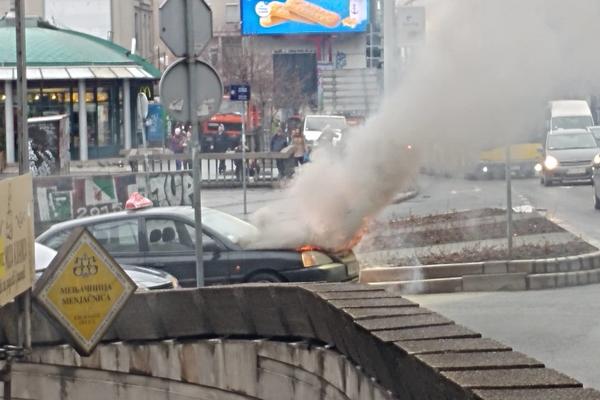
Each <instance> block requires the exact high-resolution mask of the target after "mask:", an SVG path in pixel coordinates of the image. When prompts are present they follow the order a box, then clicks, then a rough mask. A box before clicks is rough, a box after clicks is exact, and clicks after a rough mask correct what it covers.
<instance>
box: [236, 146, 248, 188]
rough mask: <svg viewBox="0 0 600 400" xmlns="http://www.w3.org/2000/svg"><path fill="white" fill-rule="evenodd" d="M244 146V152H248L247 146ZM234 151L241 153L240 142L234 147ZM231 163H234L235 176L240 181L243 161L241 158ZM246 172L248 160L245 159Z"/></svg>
mask: <svg viewBox="0 0 600 400" xmlns="http://www.w3.org/2000/svg"><path fill="white" fill-rule="evenodd" d="M245 147H246V149H245V150H246V152H248V146H245ZM233 150H234V152H236V153H241V152H242V144H241V143H240V144H239V145H237V146H236V147H235V148H234V149H233ZM233 164H234V165H235V177H236V179H237V180H239V181H241V180H242V170H243V161H242V159H241V158H240V159H235V160H234V161H233ZM247 172H248V160H246V173H247Z"/></svg>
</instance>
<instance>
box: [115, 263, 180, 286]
mask: <svg viewBox="0 0 600 400" xmlns="http://www.w3.org/2000/svg"><path fill="white" fill-rule="evenodd" d="M122 267H123V270H124V271H125V273H126V274H127V275H128V276H129V277H130V278H131V280H133V281H134V282H135V283H136V284H137V285H138V287H140V288H141V289H149V290H154V289H161V288H162V289H168V288H170V287H176V286H178V285H179V284H178V283H175V282H176V279H175V278H174V277H173V276H172V275H170V274H168V273H166V272H163V271H158V270H155V269H151V268H145V267H138V266H135V265H122Z"/></svg>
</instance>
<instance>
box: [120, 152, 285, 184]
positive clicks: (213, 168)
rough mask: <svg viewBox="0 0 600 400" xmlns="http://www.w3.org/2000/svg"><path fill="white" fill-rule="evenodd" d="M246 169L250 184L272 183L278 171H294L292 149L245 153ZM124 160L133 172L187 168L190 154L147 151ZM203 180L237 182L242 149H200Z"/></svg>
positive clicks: (240, 167)
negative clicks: (218, 150)
mask: <svg viewBox="0 0 600 400" xmlns="http://www.w3.org/2000/svg"><path fill="white" fill-rule="evenodd" d="M245 157H246V173H247V176H248V182H249V183H250V184H252V183H254V184H265V183H273V182H275V181H277V180H278V179H279V177H280V176H279V174H280V171H279V169H278V168H277V162H278V161H280V166H281V167H282V169H283V171H284V172H283V173H284V174H288V175H289V174H291V172H292V171H293V168H294V165H293V159H292V153H271V152H269V153H267V152H248V153H246V156H245ZM126 159H127V162H128V163H129V165H130V167H131V170H132V171H134V172H149V173H157V172H175V171H190V170H191V169H192V159H191V155H190V154H149V155H132V156H128V157H127V158H126ZM200 160H201V163H202V164H201V165H202V167H201V168H202V183H203V184H204V183H208V184H219V183H220V184H228V183H229V184H239V183H241V178H242V166H243V158H242V153H201V154H200Z"/></svg>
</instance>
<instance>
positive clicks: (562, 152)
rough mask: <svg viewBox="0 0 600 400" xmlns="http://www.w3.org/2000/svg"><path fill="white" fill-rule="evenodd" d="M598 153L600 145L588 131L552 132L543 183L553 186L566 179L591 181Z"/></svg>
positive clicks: (547, 140)
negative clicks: (594, 160)
mask: <svg viewBox="0 0 600 400" xmlns="http://www.w3.org/2000/svg"><path fill="white" fill-rule="evenodd" d="M598 152H600V149H599V148H598V144H597V143H596V140H595V139H594V136H593V135H592V133H591V132H590V131H588V130H585V129H563V130H556V131H551V132H549V133H548V135H547V137H546V146H545V147H544V153H543V161H542V163H541V165H542V171H541V183H542V184H543V185H544V186H551V185H552V184H554V183H562V182H565V181H588V182H591V179H592V165H593V159H594V156H595V155H596V154H598Z"/></svg>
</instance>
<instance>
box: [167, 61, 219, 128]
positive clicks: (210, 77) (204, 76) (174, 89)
mask: <svg viewBox="0 0 600 400" xmlns="http://www.w3.org/2000/svg"><path fill="white" fill-rule="evenodd" d="M192 65H193V68H195V81H196V82H195V86H194V87H192V85H191V83H190V82H189V74H188V69H189V64H188V62H187V60H186V59H183V58H182V59H180V60H178V61H176V62H175V63H173V64H172V65H170V66H169V68H167V70H166V71H165V72H164V73H163V76H162V78H161V79H160V89H159V90H160V102H161V103H162V105H163V107H164V108H165V110H166V111H167V112H168V113H169V115H170V116H171V117H172V118H173V119H174V120H175V121H179V122H195V121H199V120H203V119H206V118H208V117H210V116H211V115H213V114H214V113H216V112H217V111H218V110H219V107H220V106H221V100H222V98H223V84H222V83H221V78H219V75H218V74H217V72H216V71H215V70H214V69H213V68H212V67H211V66H210V65H208V64H206V63H205V62H202V61H200V60H195V61H194V63H193V64H192ZM191 90H193V91H194V93H195V94H196V112H195V113H194V112H191V113H190V97H191V93H192V92H191ZM194 114H195V115H194Z"/></svg>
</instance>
